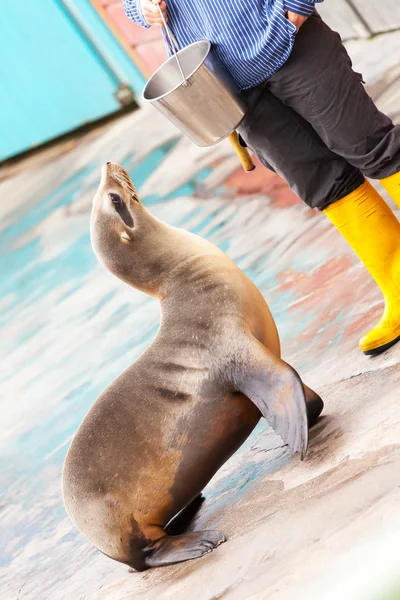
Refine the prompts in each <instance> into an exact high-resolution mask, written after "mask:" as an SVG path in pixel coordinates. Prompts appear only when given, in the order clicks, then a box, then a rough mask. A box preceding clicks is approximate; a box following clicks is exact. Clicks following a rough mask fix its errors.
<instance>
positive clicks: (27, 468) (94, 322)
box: [0, 107, 400, 600]
mask: <svg viewBox="0 0 400 600" xmlns="http://www.w3.org/2000/svg"><path fill="white" fill-rule="evenodd" d="M171 157H173V161H171ZM110 159H111V160H114V161H117V162H120V163H122V164H124V165H125V166H126V168H128V169H129V171H130V172H131V173H132V175H133V177H134V179H135V181H136V183H137V184H138V187H139V191H140V192H142V197H143V201H144V202H145V203H147V204H148V205H149V208H150V210H151V211H152V212H153V213H154V214H155V215H156V216H158V217H159V218H161V219H163V220H165V221H167V222H169V223H171V224H173V225H178V226H181V227H185V228H186V229H188V230H191V231H194V232H196V233H199V234H201V235H204V236H205V237H207V238H208V239H210V240H211V241H213V242H214V243H216V244H217V245H218V246H219V247H221V248H223V249H224V250H225V251H226V252H227V253H228V254H229V255H230V256H231V257H232V258H233V259H234V260H235V261H236V262H237V263H238V264H239V266H240V267H241V268H243V270H244V271H245V272H246V273H247V274H248V275H249V276H250V277H251V278H252V279H253V280H254V281H255V283H256V284H257V285H258V286H259V287H260V289H261V291H262V293H263V294H264V295H265V297H266V299H267V301H268V303H269V305H270V307H271V310H272V312H273V314H274V316H275V319H276V321H277V324H278V328H279V331H280V335H281V339H282V349H283V356H284V358H285V359H286V360H288V361H289V362H291V363H292V364H293V365H294V366H295V367H296V368H297V369H298V370H299V371H300V372H301V374H302V375H303V377H304V378H305V380H306V382H307V383H308V384H309V385H312V386H315V387H316V389H317V390H318V391H319V392H321V394H322V395H323V397H324V400H325V402H326V411H325V413H326V416H325V418H324V419H322V420H321V422H320V423H319V425H318V426H317V428H316V429H315V431H313V432H312V434H311V443H310V450H309V455H308V457H307V459H306V460H305V461H304V462H303V463H301V464H299V461H298V459H297V458H291V457H290V456H289V454H288V452H287V449H286V448H285V447H283V446H282V442H281V440H280V438H279V437H278V436H277V435H276V434H274V433H273V432H272V431H271V430H270V429H269V428H268V427H267V425H266V423H263V422H261V423H260V424H259V425H258V427H257V428H256V430H255V431H254V433H253V435H252V436H251V437H250V438H249V439H248V440H247V441H246V443H245V444H244V445H243V447H242V448H241V449H240V451H239V452H238V453H236V455H235V456H234V457H233V458H232V460H231V461H229V462H228V463H227V464H226V465H224V467H223V468H222V469H221V470H220V472H218V474H217V475H216V477H215V478H214V480H213V481H212V482H211V484H210V485H209V486H208V488H207V490H206V492H205V495H206V498H207V500H206V502H205V504H204V506H203V507H202V510H201V512H200V514H199V517H198V519H197V522H196V528H199V527H203V526H208V527H215V526H219V527H221V528H223V529H224V531H226V533H227V534H228V536H229V541H228V543H227V544H224V545H222V546H221V547H220V548H219V549H218V550H217V551H216V552H215V553H212V554H211V555H210V556H209V557H207V558H205V559H202V560H201V561H198V562H193V563H188V564H186V565H181V566H177V567H171V568H168V569H164V570H158V571H154V572H152V573H145V574H140V575H132V574H129V573H128V572H127V569H126V568H125V567H122V566H121V565H118V564H116V563H114V562H112V561H110V560H109V559H107V558H105V557H103V556H101V555H100V554H99V553H98V552H97V551H96V550H95V549H94V548H93V547H92V546H91V545H90V544H88V543H87V541H86V540H85V539H84V538H83V536H81V535H80V534H79V533H78V532H77V530H76V529H75V528H74V527H73V525H72V523H71V522H70V521H69V519H68V517H67V516H66V514H65V511H64V508H63V505H62V500H61V493H60V477H61V467H62V463H63V460H64V456H65V453H66V450H67V448H68V445H69V442H70V439H71V436H72V435H73V433H74V432H75V431H76V428H77V427H78V425H79V423H80V421H81V420H82V418H83V416H84V415H85V413H86V412H87V410H88V408H89V406H90V405H91V403H92V402H93V401H94V400H95V399H96V397H97V396H98V394H99V393H100V392H101V391H102V390H103V389H104V387H105V386H106V385H107V384H108V383H109V382H110V381H112V380H113V379H114V378H115V376H116V375H117V374H119V373H120V372H121V371H122V370H123V369H124V368H125V367H126V366H127V365H129V364H130V363H131V362H132V361H133V360H134V359H135V358H136V357H137V356H138V355H139V354H140V353H141V352H142V351H143V349H144V348H145V347H146V346H147V345H148V344H149V343H150V341H151V340H152V338H153V337H154V335H155V332H156V330H157V327H158V323H159V313H158V306H157V303H156V302H155V301H153V300H152V299H149V298H147V297H146V296H144V295H141V294H140V293H138V292H135V291H133V290H131V289H129V288H128V287H127V286H124V285H123V284H122V283H120V282H119V281H118V280H116V279H115V278H114V277H113V276H112V275H110V274H109V273H108V272H106V271H105V270H104V269H103V268H102V267H101V266H100V265H99V264H98V262H97V261H96V259H95V257H94V254H93V252H92V250H91V247H90V240H89V233H88V231H89V216H90V209H91V200H92V196H93V193H94V191H95V189H96V187H97V185H98V181H99V172H100V166H101V165H102V164H103V163H104V162H105V161H106V160H110ZM262 173H264V174H262ZM222 174H223V175H222ZM250 177H251V176H249V175H247V176H246V178H247V179H246V180H245V179H244V176H242V172H241V171H240V170H238V169H237V163H236V162H235V161H233V160H232V150H231V148H230V146H229V143H222V144H220V145H218V147H216V148H213V149H199V148H196V147H194V146H193V145H192V144H191V143H190V142H188V141H187V140H182V139H181V137H180V135H179V134H177V132H176V131H175V130H174V128H173V127H172V126H170V125H169V123H167V122H166V121H165V120H164V119H163V118H162V116H161V115H159V114H158V113H156V112H155V111H154V110H153V109H152V108H151V107H147V109H145V110H142V111H140V112H138V113H136V114H135V115H131V116H129V117H125V118H124V119H121V120H120V121H118V122H116V123H114V124H113V125H111V126H108V127H107V128H105V129H104V130H103V131H102V132H101V134H99V135H96V136H93V137H91V138H89V139H88V140H86V141H82V143H81V144H80V145H79V146H77V147H76V148H75V149H73V150H71V151H70V152H68V153H65V154H64V153H60V154H57V153H55V154H54V155H53V154H52V155H50V156H49V157H48V159H47V160H44V159H39V158H38V159H35V160H34V161H33V162H29V163H25V164H24V165H23V168H20V169H19V171H18V172H17V173H16V174H15V175H14V176H13V177H11V178H9V179H6V180H4V181H3V182H2V183H1V184H0V197H1V198H2V202H1V204H0V211H1V213H0V215H1V219H0V223H1V227H2V229H1V237H0V269H1V278H0V298H1V300H0V306H1V311H0V336H1V340H2V344H1V347H0V352H1V357H0V362H1V365H2V369H1V372H0V399H1V400H0V410H1V422H2V435H1V439H0V444H1V449H0V456H1V465H2V466H1V470H0V488H1V492H2V496H1V513H0V539H1V540H2V542H3V544H2V551H1V564H0V576H1V577H2V578H3V579H2V583H1V595H2V597H5V598H7V600H8V598H10V599H13V600H14V599H16V598H20V599H21V600H23V599H26V600H37V598H40V599H41V600H42V599H43V600H46V599H47V598H49V599H53V598H54V599H57V600H63V599H64V598H65V599H67V598H68V599H71V598H77V599H82V600H83V598H85V599H88V598H90V599H92V600H95V599H96V600H99V599H100V600H101V599H102V598H104V599H107V600H113V599H118V600H119V599H121V598H132V597H134V598H135V600H150V599H152V598H163V599H169V598H171V599H172V598H173V599H174V600H187V598H188V597H192V596H193V595H194V594H196V600H211V599H212V598H216V597H223V598H224V599H225V598H229V599H230V600H236V599H237V600H243V598H246V599H248V600H253V599H256V598H257V599H258V598H262V599H263V598H273V599H274V600H286V599H290V600H293V598H296V600H303V599H305V600H310V599H312V598H318V599H319V600H330V599H331V598H332V599H333V598H341V599H342V600H354V599H356V598H357V600H358V598H360V600H361V598H362V599H363V600H364V597H365V598H368V596H366V595H365V596H363V595H361V594H360V593H359V590H360V589H361V587H360V586H361V585H362V584H363V583H365V585H366V586H367V588H369V590H374V589H375V588H376V584H377V581H378V583H379V586H380V589H383V588H382V586H381V580H380V579H379V577H383V576H385V577H386V578H387V580H388V582H389V583H390V581H389V580H390V579H391V578H392V576H393V577H394V575H397V574H398V562H397V561H398V550H396V548H397V549H398V545H399V540H400V521H399V517H398V509H397V507H398V505H399V501H400V497H399V488H398V473H399V468H400V467H399V464H400V450H399V446H398V440H399V436H400V425H399V423H400V414H399V403H398V394H397V389H398V386H399V385H400V371H399V360H400V349H399V348H394V349H393V350H391V351H390V352H388V353H386V354H385V355H383V356H381V357H379V358H376V359H373V360H369V359H367V358H366V357H364V356H363V355H362V354H361V353H360V352H359V350H358V347H357V341H358V337H359V336H360V334H361V333H362V332H363V331H364V330H365V328H367V327H368V326H370V325H371V324H372V322H373V321H374V319H375V318H376V317H377V316H378V314H379V312H380V310H381V309H382V301H381V298H380V294H379V290H378V289H377V288H376V286H375V285H374V284H373V282H372V280H371V279H370V277H369V276H368V274H367V272H366V271H365V270H364V269H363V268H362V266H361V265H360V264H359V263H358V261H357V259H356V257H355V256H354V255H353V254H352V252H351V251H350V249H349V248H348V246H347V245H346V243H345V242H344V240H343V239H342V238H341V237H340V235H339V234H338V233H337V232H336V231H335V230H333V229H332V228H331V226H330V224H329V222H328V221H327V220H326V219H325V218H324V216H323V215H321V214H318V213H315V212H312V211H309V210H307V209H306V208H305V207H304V206H303V205H302V204H301V203H300V202H299V201H295V202H294V199H293V196H292V195H291V194H290V193H289V192H288V191H287V188H286V190H285V188H283V187H282V184H281V182H280V181H279V180H277V179H276V178H275V181H274V182H272V179H271V178H272V176H271V175H270V174H268V172H266V171H264V172H261V171H258V172H257V178H259V179H258V181H259V185H258V186H256V185H255V184H251V185H252V186H253V187H252V189H251V190H247V189H246V185H247V183H246V184H245V182H247V181H249V182H250ZM210 182H213V183H212V185H211V183H210ZM266 186H270V187H269V190H270V192H269V194H268V195H267V194H265V193H264V190H265V187H266ZM235 189H240V190H241V192H242V193H240V194H237V193H236V191H235ZM215 190H218V193H216V191H215ZM274 190H279V194H278V196H276V195H275V193H274ZM10 199H12V201H11V200H10ZM392 571H393V572H392ZM374 585H375V588H374ZM357 586H358V587H357ZM354 590H355V591H354ZM372 600H378V598H377V597H372Z"/></svg>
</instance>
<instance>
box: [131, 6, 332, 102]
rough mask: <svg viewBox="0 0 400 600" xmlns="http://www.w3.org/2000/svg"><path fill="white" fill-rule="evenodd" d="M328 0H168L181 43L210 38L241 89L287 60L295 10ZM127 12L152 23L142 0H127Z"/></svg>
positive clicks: (311, 8)
mask: <svg viewBox="0 0 400 600" xmlns="http://www.w3.org/2000/svg"><path fill="white" fill-rule="evenodd" d="M322 1H323V0H247V1H246V0H229V1H228V2H227V1H226V0H166V2H167V13H168V24H169V26H170V27H171V29H172V32H173V34H174V36H175V38H176V40H177V42H178V44H179V45H180V47H184V46H188V45H189V44H191V43H193V42H197V41H199V40H204V39H207V40H209V41H210V42H211V43H212V45H213V47H214V50H215V52H216V54H217V56H218V58H219V59H220V60H221V62H222V63H223V64H224V65H225V67H226V68H227V69H228V71H229V72H230V73H231V75H232V77H233V79H234V80H235V81H236V84H237V85H238V87H239V89H241V90H244V89H248V88H251V87H254V86H256V85H258V84H259V83H261V82H262V81H265V80H266V79H268V78H269V77H271V76H272V75H273V74H274V73H276V71H278V69H280V67H281V66H282V65H283V64H284V63H285V62H286V61H287V59H288V58H289V56H290V53H291V51H292V48H293V44H294V40H295V36H296V27H295V25H293V23H290V21H288V19H287V18H286V17H285V11H286V10H289V11H292V12H295V13H297V14H300V15H303V16H306V17H308V16H310V15H311V14H312V13H313V12H314V5H315V3H316V2H322ZM123 3H124V7H125V13H126V14H127V16H128V17H129V18H130V19H132V21H135V23H138V24H139V25H142V27H146V28H147V27H149V26H148V24H147V23H146V21H145V20H144V18H143V14H142V11H141V0H123Z"/></svg>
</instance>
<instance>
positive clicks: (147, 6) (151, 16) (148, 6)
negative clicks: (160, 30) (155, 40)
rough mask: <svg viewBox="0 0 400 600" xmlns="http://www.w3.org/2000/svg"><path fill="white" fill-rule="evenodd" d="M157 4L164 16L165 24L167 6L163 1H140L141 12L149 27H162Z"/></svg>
mask: <svg viewBox="0 0 400 600" xmlns="http://www.w3.org/2000/svg"><path fill="white" fill-rule="evenodd" d="M158 4H159V5H160V8H161V10H162V13H163V15H164V19H165V22H167V21H168V16H167V5H166V3H165V2H164V0H142V12H143V17H144V20H145V21H146V23H148V24H149V25H157V26H158V27H162V26H163V21H162V18H161V15H160V11H159V9H158Z"/></svg>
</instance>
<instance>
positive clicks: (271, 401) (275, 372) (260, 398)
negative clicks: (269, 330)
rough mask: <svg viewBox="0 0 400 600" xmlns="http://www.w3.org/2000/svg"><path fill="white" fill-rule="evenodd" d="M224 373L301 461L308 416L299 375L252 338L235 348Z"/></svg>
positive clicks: (306, 443)
mask: <svg viewBox="0 0 400 600" xmlns="http://www.w3.org/2000/svg"><path fill="white" fill-rule="evenodd" d="M227 371H228V377H230V378H231V379H232V383H233V384H234V386H235V388H236V389H237V390H239V391H240V392H242V393H243V394H245V395H246V396H247V397H248V398H250V400H252V401H253V402H254V404H255V405H256V406H257V408H258V409H259V410H260V412H261V414H262V416H263V417H264V418H265V419H266V420H267V421H268V423H269V424H270V425H271V427H273V429H274V430H275V431H276V432H277V433H278V434H279V435H280V436H281V438H282V439H283V441H284V443H285V444H287V445H288V446H289V448H290V450H291V451H292V452H293V453H295V452H300V455H301V459H303V458H304V456H305V455H306V452H307V445H308V417H307V407H306V395H305V390H304V387H303V383H302V381H301V379H300V377H299V375H298V373H297V372H296V371H295V370H294V369H293V368H292V367H291V366H290V365H288V364H287V363H285V362H284V361H283V360H282V359H280V358H278V357H277V356H275V355H274V354H273V353H272V352H271V351H270V350H268V348H266V347H265V346H263V345H262V344H261V343H260V342H259V341H258V340H256V339H255V338H254V337H252V336H248V337H246V338H245V339H244V340H242V343H241V344H240V345H239V347H237V348H236V351H235V353H234V356H233V357H232V358H231V360H230V361H229V366H228V369H227ZM230 371H231V372H230Z"/></svg>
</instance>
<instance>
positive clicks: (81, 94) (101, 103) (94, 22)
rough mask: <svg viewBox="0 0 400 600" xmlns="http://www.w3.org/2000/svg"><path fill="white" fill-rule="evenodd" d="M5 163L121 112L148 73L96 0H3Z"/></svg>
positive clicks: (0, 148) (1, 128) (0, 116)
mask: <svg viewBox="0 0 400 600" xmlns="http://www.w3.org/2000/svg"><path fill="white" fill-rule="evenodd" d="M0 56H1V61H0V161H1V160H4V159H6V158H8V157H11V156H13V155H16V154H18V153H20V152H22V151H24V150H28V149H30V148H32V147H35V146H37V145H39V144H41V143H43V142H46V141H48V140H51V139H53V138H55V137H57V136H59V135H61V134H63V133H66V132H69V131H71V130H73V129H75V128H76V127H79V126H80V125H83V124H85V123H88V122H91V121H95V120H96V119H99V118H101V117H103V116H106V115H108V114H110V113H113V112H115V111H117V110H118V109H119V108H120V103H119V101H118V99H117V97H116V92H117V90H118V88H119V87H120V86H121V85H129V86H130V87H131V89H133V91H134V92H136V93H140V91H141V89H142V87H143V84H144V80H143V76H142V75H141V73H140V72H139V70H138V69H137V67H136V66H135V65H134V64H133V63H132V61H131V60H130V59H129V57H128V56H127V55H126V54H125V52H124V51H123V49H122V48H121V47H120V45H119V44H118V42H117V41H116V40H115V38H114V37H113V36H112V34H111V33H110V31H109V30H108V29H107V27H106V26H105V24H104V22H103V21H102V19H101V18H100V16H99V15H98V14H97V13H96V11H95V10H94V9H93V7H92V5H91V4H90V2H89V0H34V1H31V0H1V3H0Z"/></svg>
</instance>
